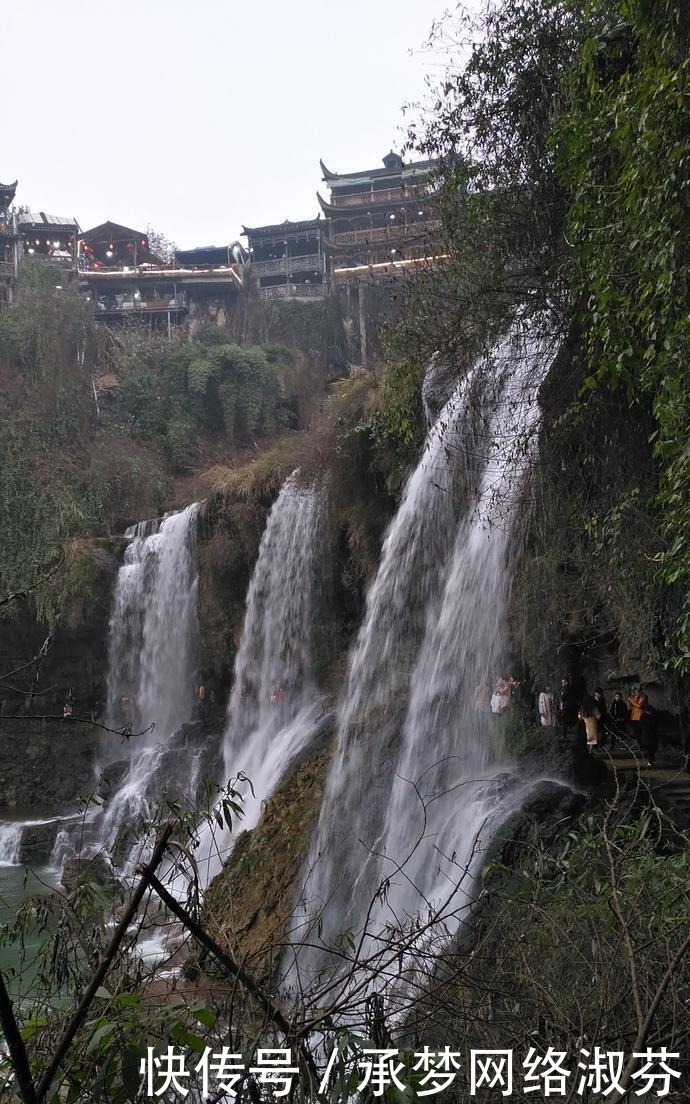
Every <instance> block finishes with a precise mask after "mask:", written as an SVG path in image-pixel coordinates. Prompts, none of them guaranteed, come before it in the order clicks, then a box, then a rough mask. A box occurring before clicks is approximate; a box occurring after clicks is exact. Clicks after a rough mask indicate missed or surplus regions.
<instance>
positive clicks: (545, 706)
mask: <svg viewBox="0 0 690 1104" xmlns="http://www.w3.org/2000/svg"><path fill="white" fill-rule="evenodd" d="M539 719H540V720H541V723H542V728H555V727H556V723H557V720H558V717H557V713H556V703H555V701H554V699H553V694H552V692H551V687H550V686H547V687H546V689H545V690H542V692H541V694H540V695H539Z"/></svg>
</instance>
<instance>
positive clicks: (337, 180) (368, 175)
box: [319, 161, 435, 189]
mask: <svg viewBox="0 0 690 1104" xmlns="http://www.w3.org/2000/svg"><path fill="white" fill-rule="evenodd" d="M319 164H320V165H321V171H322V173H323V179H324V180H325V182H326V183H327V184H328V186H329V187H330V188H331V189H333V188H336V189H337V188H344V187H351V186H352V185H356V184H368V183H370V182H371V181H372V180H381V179H382V178H385V177H388V176H390V177H399V178H402V180H413V179H414V178H415V177H426V176H428V175H429V173H430V172H431V170H432V169H433V168H434V164H435V163H434V162H433V161H411V162H410V163H409V164H408V165H403V166H402V167H400V166H391V167H385V166H384V167H383V168H381V169H362V170H361V171H359V172H351V173H334V172H331V170H330V169H328V168H327V167H326V166H325V165H324V163H323V161H320V162H319Z"/></svg>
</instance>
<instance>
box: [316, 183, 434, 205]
mask: <svg viewBox="0 0 690 1104" xmlns="http://www.w3.org/2000/svg"><path fill="white" fill-rule="evenodd" d="M420 198H421V196H420V191H419V187H418V186H417V185H413V186H412V187H410V188H380V189H378V190H377V189H376V188H372V189H371V191H368V192H351V193H350V194H349V195H338V194H337V193H336V194H335V195H333V196H332V198H331V203H332V204H333V206H334V207H368V206H370V205H371V204H372V203H404V202H405V200H406V199H409V200H410V201H412V200H415V202H416V201H417V200H418V199H420Z"/></svg>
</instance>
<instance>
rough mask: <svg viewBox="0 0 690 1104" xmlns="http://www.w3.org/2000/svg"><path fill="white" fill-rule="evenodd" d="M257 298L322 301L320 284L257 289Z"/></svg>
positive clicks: (322, 293) (282, 285)
mask: <svg viewBox="0 0 690 1104" xmlns="http://www.w3.org/2000/svg"><path fill="white" fill-rule="evenodd" d="M259 296H260V297H261V298H262V299H264V300H271V299H323V298H324V292H323V285H322V284H278V285H277V286H276V287H263V288H259Z"/></svg>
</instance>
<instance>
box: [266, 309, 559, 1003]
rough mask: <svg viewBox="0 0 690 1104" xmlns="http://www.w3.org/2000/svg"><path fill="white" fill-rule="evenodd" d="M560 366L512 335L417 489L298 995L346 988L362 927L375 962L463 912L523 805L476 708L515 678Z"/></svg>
mask: <svg viewBox="0 0 690 1104" xmlns="http://www.w3.org/2000/svg"><path fill="white" fill-rule="evenodd" d="M553 355H554V351H553V350H552V349H551V348H550V347H549V344H548V342H545V341H538V340H536V339H535V338H534V337H533V336H532V332H531V327H529V326H526V324H525V323H524V322H521V321H520V320H518V321H517V322H516V323H515V324H514V325H513V327H511V330H510V332H509V333H508V335H507V336H506V337H505V338H504V339H503V340H502V341H501V342H500V343H499V344H498V346H497V347H496V349H495V350H494V351H493V353H492V355H490V356H489V357H488V358H483V359H482V360H480V361H479V362H478V363H477V364H475V366H474V368H473V370H472V371H471V372H470V373H469V374H468V376H467V378H466V379H465V381H464V382H463V383H462V384H461V385H460V386H459V387H458V389H457V390H456V392H455V394H454V395H453V397H452V398H451V400H450V401H449V403H448V404H447V406H446V407H445V408H444V410H443V412H442V414H441V415H440V417H439V419H438V421H437V422H436V424H435V426H434V427H433V429H432V430H431V432H430V435H429V440H428V444H427V448H426V449H425V453H424V456H423V457H422V460H421V461H420V464H419V466H418V468H417V470H416V471H415V473H414V474H413V475H412V477H411V478H410V480H409V482H408V485H407V487H406V490H405V494H404V496H403V500H402V503H401V506H400V509H399V511H398V514H397V515H396V517H395V519H394V520H393V522H392V524H391V527H390V529H389V532H388V535H387V537H386V540H385V542H384V546H383V550H382V557H381V565H380V568H379V572H378V575H377V578H376V580H375V582H374V584H373V586H372V588H371V590H370V592H369V595H368V599H367V609H366V614H365V620H364V624H363V626H362V630H361V632H360V634H359V637H358V640H357V643H356V646H355V649H354V653H353V655H352V657H351V662H350V673H349V679H348V683H347V687H346V691H345V694H344V696H343V700H342V702H341V705H340V708H339V725H338V747H337V750H336V755H335V758H334V762H333V765H332V768H331V772H330V775H329V779H328V783H327V787H326V795H325V798H324V802H323V805H322V811H321V815H320V818H319V823H318V826H317V830H316V833H315V837H314V839H313V841H312V847H311V851H310V855H309V859H308V863H307V868H306V869H307V871H308V874H307V876H306V879H305V885H304V888H303V896H302V901H303V904H304V908H305V912H306V919H305V925H304V928H303V930H302V931H301V932H300V933H298V934H297V935H296V937H295V938H296V941H297V939H299V938H300V937H302V938H303V937H304V934H305V932H306V931H309V929H311V930H310V934H309V937H308V942H309V943H310V946H309V947H308V948H305V947H302V948H299V947H296V949H295V953H294V957H293V960H292V962H291V963H290V964H289V965H288V967H287V969H288V975H289V977H290V978H291V980H292V982H294V983H296V984H299V985H301V986H304V985H305V984H306V985H309V983H310V980H311V979H313V978H314V977H316V976H317V975H318V974H319V972H320V971H322V970H323V969H324V968H329V969H335V970H336V971H337V969H338V967H337V962H338V959H337V956H336V958H335V959H334V960H333V959H331V957H330V955H329V950H328V948H330V947H335V946H337V944H338V942H339V940H341V938H342V933H344V932H347V931H350V932H352V933H354V935H355V939H357V938H358V935H359V934H360V933H361V932H362V929H363V926H364V925H365V924H366V927H367V930H368V931H370V932H371V937H370V938H367V939H365V941H364V944H363V953H370V951H371V949H372V947H373V946H375V945H376V943H377V940H378V938H379V936H380V934H381V932H382V931H383V930H384V929H385V927H386V926H388V927H389V929H393V930H400V929H401V928H403V927H404V926H405V925H414V924H415V922H416V920H417V918H418V916H419V914H420V912H421V911H425V912H426V914H427V915H430V914H434V910H438V909H439V908H442V907H443V904H442V902H443V901H444V899H447V898H448V897H450V898H451V899H452V898H453V897H454V896H457V886H458V883H459V882H460V881H462V871H463V870H465V869H466V868H471V867H472V865H473V862H474V853H475V852H474V844H475V840H476V838H477V835H478V833H480V832H481V830H482V827H483V826H484V827H485V829H486V832H489V831H490V829H491V826H492V825H495V824H496V823H497V821H498V819H499V818H500V819H503V818H504V817H505V816H506V815H508V814H509V812H510V810H511V809H512V808H513V807H514V806H515V805H516V804H519V801H520V800H521V799H522V795H521V792H520V790H521V787H520V785H519V784H517V783H514V784H511V783H510V778H509V776H507V774H506V771H505V766H504V767H503V769H502V770H501V769H500V763H501V758H502V750H503V749H502V740H501V732H500V726H499V725H496V724H495V723H494V721H495V719H494V718H493V717H492V716H491V714H489V713H488V711H486V710H485V708H484V707H483V706H480V705H479V703H480V702H481V701H483V700H484V694H483V692H482V693H480V694H478V693H477V691H478V690H481V689H482V688H483V687H484V685H485V684H487V683H489V681H490V680H491V679H495V678H496V677H498V676H500V675H503V674H504V671H503V664H504V642H505V638H506V624H505V621H506V616H507V604H508V598H509V593H510V562H509V561H510V549H511V533H512V527H513V520H514V515H515V511H516V507H517V505H518V503H519V499H520V495H521V493H522V491H523V489H524V484H525V474H526V471H527V468H528V466H529V452H530V448H529V444H528V442H529V441H530V439H531V437H532V436H533V434H534V430H535V426H536V418H537V414H538V407H537V400H536V394H537V391H538V388H539V385H540V384H541V382H542V380H543V378H544V375H545V373H546V371H547V369H548V366H549V364H550V362H551V360H552V359H553ZM460 498H462V499H463V500H464V501H463V503H462V509H459V508H458V507H459V505H460V503H459V499H460ZM458 519H459V522H458ZM485 822H486V823H485ZM401 864H403V869H402V870H401V869H400V866H401ZM382 884H383V885H385V894H378V895H377V891H378V890H379V887H380V886H381V885H382ZM453 887H455V891H453ZM467 892H469V887H467ZM453 916H454V917H456V916H457V902H456V908H455V911H454V913H453ZM449 921H450V922H449ZM453 923H455V926H456V927H457V923H459V921H458V920H457V919H455V920H450V917H448V918H445V922H444V933H445V935H446V937H447V936H448V935H449V934H450V933H451V932H452V929H453ZM315 933H318V934H315ZM319 944H322V947H320V946H319ZM329 963H330V966H329ZM297 978H299V981H298V980H297Z"/></svg>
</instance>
